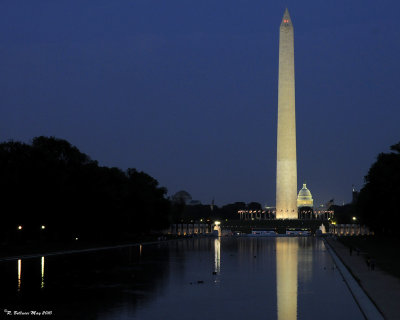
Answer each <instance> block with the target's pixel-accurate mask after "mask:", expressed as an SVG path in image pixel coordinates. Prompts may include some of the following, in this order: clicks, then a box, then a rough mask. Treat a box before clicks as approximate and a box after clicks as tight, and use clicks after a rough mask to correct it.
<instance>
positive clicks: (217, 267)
mask: <svg viewBox="0 0 400 320" xmlns="http://www.w3.org/2000/svg"><path fill="white" fill-rule="evenodd" d="M220 271H221V240H220V239H219V238H216V239H215V240H214V272H216V273H219V272H220Z"/></svg>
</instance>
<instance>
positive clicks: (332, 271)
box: [0, 237, 364, 320]
mask: <svg viewBox="0 0 400 320" xmlns="http://www.w3.org/2000/svg"><path fill="white" fill-rule="evenodd" d="M0 274H1V275H0V281H1V286H0V307H1V308H2V309H3V310H8V311H12V312H13V311H22V312H28V311H32V310H34V311H38V312H42V311H47V312H50V314H48V315H51V318H52V319H102V320H103V319H104V320H105V319H140V320H142V319H201V320H204V319H255V318H257V319H279V320H291V319H307V320H308V319H320V318H321V317H322V318H323V319H335V320H336V319H354V320H357V319H364V318H363V316H362V314H361V312H360V310H359V308H358V306H357V304H356V303H355V302H354V299H353V297H352V295H351V294H350V292H349V290H348V288H347V286H346V284H345V282H344V281H343V279H342V277H341V275H340V273H339V271H338V270H337V269H336V267H335V265H334V262H333V261H332V259H331V256H330V254H329V252H328V251H327V250H326V249H325V246H324V243H323V241H322V240H321V239H319V238H312V237H291V238H288V237H282V238H266V237H264V238H255V237H254V238H253V237H238V238H233V237H227V238H194V239H188V240H177V241H168V242H163V243H159V244H156V245H138V246H132V247H128V248H120V249H112V250H106V251H96V252H89V253H79V254H68V255H58V256H43V257H38V258H32V259H19V260H15V261H5V262H0Z"/></svg>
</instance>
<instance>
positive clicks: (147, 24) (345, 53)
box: [0, 0, 400, 205]
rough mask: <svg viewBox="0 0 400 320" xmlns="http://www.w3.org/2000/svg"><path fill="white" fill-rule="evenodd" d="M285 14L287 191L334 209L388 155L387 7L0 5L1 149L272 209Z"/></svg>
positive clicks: (395, 62) (391, 68)
mask: <svg viewBox="0 0 400 320" xmlns="http://www.w3.org/2000/svg"><path fill="white" fill-rule="evenodd" d="M286 5H287V6H288V8H289V11H290V13H291V17H292V20H293V24H294V30H295V73H296V120H297V150H298V151H297V160H298V185H299V189H300V188H301V184H302V183H303V181H306V182H307V185H308V187H309V188H310V190H311V192H312V194H313V197H314V199H315V201H316V202H317V203H318V204H320V203H325V202H326V201H328V200H329V199H331V198H335V202H337V203H340V204H341V203H342V202H343V201H344V202H349V201H350V200H351V187H352V184H355V185H356V187H357V188H358V189H359V188H361V187H362V184H363V181H364V176H365V175H366V173H367V171H368V169H369V167H370V165H371V164H372V163H373V161H374V160H375V159H376V156H377V154H378V153H379V152H383V151H384V152H386V151H388V150H389V146H390V145H392V144H394V143H397V142H399V141H400V134H399V122H400V86H399V84H400V78H399V77H400V26H399V21H398V16H399V14H398V13H399V11H400V10H399V9H400V3H399V2H398V1H376V0H374V1H371V0H363V1H361V0H352V1H348V0H334V1H321V0H318V1H307V2H305V1H284V2H283V1H265V0H262V1H261V0H252V1H248V0H246V1H245V0H229V1H228V0H218V1H215V0H213V1H210V0H202V1H187V0H168V1H165V0H118V1H111V0H107V1H104V0H93V1H81V0H79V1H78V0H77V1H73V0H72V1H71V0H68V1H62V0H57V1H54V0H48V1H44V0H43V1H40V0H39V1H32V0H21V1H12V0H4V1H1V2H0V140H1V141H5V140H9V139H13V140H21V141H25V142H29V141H30V140H31V139H32V138H33V137H35V136H39V135H47V136H56V137H59V138H64V139H67V140H69V141H70V142H71V143H72V144H74V145H76V146H77V147H78V148H79V149H80V150H81V151H83V152H85V153H87V154H89V155H90V156H91V157H92V158H93V159H96V160H98V161H99V163H100V164H101V165H106V166H117V167H120V168H122V169H126V168H128V167H134V168H137V169H139V170H143V171H145V172H147V173H149V174H150V175H152V176H153V177H155V178H156V179H157V180H158V181H159V182H160V184H161V185H163V186H165V187H167V188H168V190H169V194H173V193H175V192H177V191H179V190H181V189H184V190H187V191H188V192H189V193H190V194H191V195H192V196H193V198H194V199H199V200H201V201H202V202H203V203H209V202H210V201H211V199H212V198H213V197H215V202H216V204H219V205H221V204H226V203H229V202H233V201H245V202H250V201H258V202H261V203H263V204H265V203H267V204H268V205H274V204H275V170H276V168H275V166H276V164H275V161H276V121H277V88H278V78H277V77H278V36H279V24H280V21H281V18H282V15H283V12H284V9H285V6H286Z"/></svg>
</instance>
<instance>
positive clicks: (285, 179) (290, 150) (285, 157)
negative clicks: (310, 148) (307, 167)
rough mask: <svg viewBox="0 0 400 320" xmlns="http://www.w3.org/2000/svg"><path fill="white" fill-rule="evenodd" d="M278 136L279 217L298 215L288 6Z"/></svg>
mask: <svg viewBox="0 0 400 320" xmlns="http://www.w3.org/2000/svg"><path fill="white" fill-rule="evenodd" d="M277 136H278V143H277V163H276V218H277V219H297V217H298V216H297V160H296V119H295V99H294V44H293V24H292V21H291V19H290V15H289V11H288V10H287V9H286V10H285V13H284V15H283V19H282V23H281V25H280V32H279V84H278V135H277Z"/></svg>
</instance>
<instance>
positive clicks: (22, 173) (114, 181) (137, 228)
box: [0, 137, 171, 243]
mask: <svg viewBox="0 0 400 320" xmlns="http://www.w3.org/2000/svg"><path fill="white" fill-rule="evenodd" d="M166 192H167V190H166V189H165V188H161V187H159V186H158V182H157V180H155V179H154V178H152V177H151V176H149V175H148V174H146V173H144V172H139V171H137V170H136V169H128V170H127V171H126V172H124V171H122V170H120V169H118V168H108V167H102V166H99V165H98V163H97V161H94V160H91V159H90V158H89V156H87V155H86V154H84V153H82V152H80V151H79V150H78V149H77V148H76V147H74V146H72V145H71V144H70V143H69V142H68V141H66V140H62V139H56V138H53V137H51V138H48V137H37V138H34V139H33V140H32V143H31V144H25V143H21V142H14V141H10V142H5V143H1V144H0V199H1V204H2V205H1V213H0V216H1V223H0V230H1V233H0V239H1V240H2V242H3V243H4V242H6V243H7V242H10V241H13V240H15V237H20V234H23V235H24V236H23V237H24V239H25V240H27V239H28V240H29V239H33V240H35V239H38V238H39V237H41V238H43V237H45V238H46V239H47V240H52V241H54V240H69V239H75V238H76V237H79V238H80V239H86V240H105V239H115V240H118V239H129V237H131V236H132V235H137V234H141V233H147V232H149V231H150V230H161V229H163V228H166V227H168V225H169V223H170V212H171V206H170V202H169V200H167V199H166V198H165V195H166ZM19 225H21V226H22V230H18V226H19ZM42 225H43V226H45V229H42V227H41V226H42Z"/></svg>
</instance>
